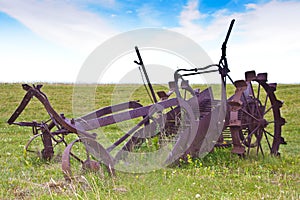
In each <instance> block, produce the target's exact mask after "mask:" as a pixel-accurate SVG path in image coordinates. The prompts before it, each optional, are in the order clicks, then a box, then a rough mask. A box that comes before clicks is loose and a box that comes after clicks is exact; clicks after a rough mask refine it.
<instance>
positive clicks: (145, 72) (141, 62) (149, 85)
mask: <svg viewBox="0 0 300 200" xmlns="http://www.w3.org/2000/svg"><path fill="white" fill-rule="evenodd" d="M135 51H136V54H137V56H138V58H139V62H137V61H136V60H135V61H134V62H135V63H136V64H138V65H140V66H141V67H142V69H143V72H144V74H145V77H146V80H147V84H148V87H149V89H150V92H151V95H152V98H153V101H154V102H155V103H157V99H156V96H155V93H154V90H153V87H152V84H151V82H150V80H149V77H148V74H147V71H146V68H145V65H144V63H143V60H142V57H141V54H140V52H139V49H138V47H137V46H135Z"/></svg>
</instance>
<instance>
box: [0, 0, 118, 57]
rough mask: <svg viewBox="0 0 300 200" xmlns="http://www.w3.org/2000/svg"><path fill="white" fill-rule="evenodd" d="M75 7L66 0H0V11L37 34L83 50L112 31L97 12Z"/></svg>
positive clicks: (91, 46) (113, 32)
mask: <svg viewBox="0 0 300 200" xmlns="http://www.w3.org/2000/svg"><path fill="white" fill-rule="evenodd" d="M75 2H77V3H78V2H80V1H75ZM108 3H111V4H112V3H113V1H112V0H111V1H108ZM79 8H80V6H79ZM79 8H78V7H76V5H74V4H72V3H70V2H69V3H68V2H67V1H37V0H29V1H23V0H15V1H4V0H3V1H0V11H2V12H5V13H7V14H8V15H10V16H12V17H14V18H15V19H17V20H18V21H20V22H21V23H22V24H24V25H25V26H26V27H28V28H29V29H30V30H32V31H33V32H34V33H36V34H38V35H39V36H40V37H42V38H46V39H48V40H50V41H52V42H54V43H56V44H60V45H63V46H65V47H68V48H73V49H75V50H76V51H77V50H79V51H82V52H84V53H86V52H90V51H91V50H93V49H94V48H95V47H96V46H97V45H99V44H100V43H101V42H102V41H104V40H105V39H107V38H109V37H110V36H111V34H115V33H116V31H115V30H114V29H113V28H112V27H110V25H109V24H107V22H106V21H105V20H103V19H101V18H100V17H99V16H98V15H96V14H94V13H91V12H87V11H84V10H83V9H79Z"/></svg>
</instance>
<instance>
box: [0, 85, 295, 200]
mask: <svg viewBox="0 0 300 200" xmlns="http://www.w3.org/2000/svg"><path fill="white" fill-rule="evenodd" d="M138 90H140V91H139V92H135V93H134V95H133V96H132V97H131V98H132V99H135V100H136V99H140V100H141V103H142V104H145V103H146V100H145V99H147V97H146V93H145V92H144V90H143V88H139V89H138ZM42 91H43V92H45V93H46V94H47V95H48V97H49V101H50V102H51V103H52V106H53V107H54V108H55V109H56V110H57V111H58V112H59V113H65V115H66V116H67V117H72V93H73V87H72V85H64V84H45V85H44V87H43V88H42ZM112 91H113V85H101V86H99V87H98V88H97V90H96V104H97V105H98V106H99V107H102V106H107V105H110V102H111V101H110V98H111V93H112ZM230 91H232V88H230ZM142 92H144V93H142ZM24 94H25V91H23V90H22V88H21V85H20V84H0V96H1V98H0V136H1V137H0V141H1V142H0V162H1V164H0V176H1V179H0V199H196V198H198V199H300V145H299V141H300V120H299V118H298V117H300V114H299V113H300V85H279V86H278V88H277V92H276V95H277V97H278V99H280V100H283V101H284V102H285V103H284V106H283V108H282V115H283V117H284V118H285V119H286V121H287V124H286V125H285V126H284V127H283V133H282V134H283V136H284V138H285V140H286V141H287V143H288V145H284V146H283V145H282V146H281V147H280V152H281V157H280V158H275V157H271V156H269V155H266V156H265V157H262V156H258V157H257V156H255V155H250V157H247V158H245V159H240V158H238V157H236V156H235V155H232V154H231V153H230V149H216V150H215V151H214V152H213V153H210V154H209V155H207V156H206V157H204V158H203V159H194V160H189V161H188V163H182V165H181V166H180V167H179V166H175V167H170V168H165V169H160V170H157V171H153V172H150V173H144V174H133V173H122V172H117V176H116V177H115V178H110V177H109V176H108V175H107V174H106V173H96V174H95V173H86V174H82V175H81V176H78V178H77V179H76V181H74V182H72V183H68V182H65V181H64V178H63V174H62V172H61V162H60V160H59V159H54V160H51V161H43V160H41V159H39V157H38V156H35V155H34V156H26V157H25V156H24V145H25V144H26V142H27V140H28V139H29V138H30V136H31V135H32V133H31V129H30V128H24V127H18V126H9V125H8V124H7V123H6V121H7V120H8V118H9V117H10V115H11V114H12V112H13V111H14V110H15V108H16V107H17V106H18V104H19V102H20V101H21V99H22V98H23V96H24ZM20 119H21V120H30V121H31V120H34V119H47V113H46V112H45V111H44V109H43V108H42V106H41V105H40V103H38V101H36V100H32V102H31V103H30V105H29V106H28V108H27V109H26V110H25V111H24V113H23V114H22V115H21V118H20ZM107 131H113V130H109V129H108V130H107Z"/></svg>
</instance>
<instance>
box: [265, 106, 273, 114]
mask: <svg viewBox="0 0 300 200" xmlns="http://www.w3.org/2000/svg"><path fill="white" fill-rule="evenodd" d="M271 109H273V105H272V106H271V107H270V108H268V109H267V110H266V111H265V112H264V115H265V114H267V113H268V112H269V111H270V110H271Z"/></svg>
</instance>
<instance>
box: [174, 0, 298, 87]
mask: <svg viewBox="0 0 300 200" xmlns="http://www.w3.org/2000/svg"><path fill="white" fill-rule="evenodd" d="M191 2H192V3H193V5H196V3H195V1H194V0H193V1H191ZM188 5H191V4H190V3H189V4H188ZM245 6H246V8H248V9H247V10H246V12H240V13H237V12H236V13H231V14H229V13H228V12H226V10H225V11H222V12H221V11H217V12H216V13H213V14H212V15H211V16H209V17H210V18H211V21H212V22H211V23H209V24H207V25H202V24H201V23H195V22H194V19H195V17H194V18H193V17H184V16H197V15H196V14H195V13H196V11H195V10H194V9H196V7H195V6H194V7H193V8H194V9H186V7H184V8H183V10H182V13H185V14H184V15H183V14H181V15H180V21H185V23H184V24H183V23H181V26H180V27H176V28H174V30H176V31H179V32H181V33H183V34H185V35H187V36H190V37H191V38H192V39H194V40H195V41H197V42H198V43H199V44H201V45H202V47H204V49H205V50H207V51H208V53H209V55H210V56H211V57H212V58H213V60H215V61H216V62H217V61H218V60H217V59H218V58H219V56H220V54H221V50H220V47H221V45H222V42H223V40H224V38H225V34H226V31H227V28H228V26H229V23H230V20H231V19H233V18H235V19H236V23H235V26H234V28H233V32H232V35H231V38H230V39H229V42H228V58H229V64H230V69H231V71H232V72H231V73H230V74H231V75H232V76H233V77H234V78H235V79H240V78H243V73H244V71H247V70H252V69H255V70H256V71H257V72H268V73H269V80H270V81H275V82H276V81H277V82H287V83H288V82H298V83H299V82H300V81H299V80H300V79H299V78H298V77H297V75H296V74H297V73H293V71H295V70H298V69H297V68H296V67H295V65H296V64H297V62H298V57H299V55H300V39H299V35H300V26H299V19H300V12H299V10H300V2H296V1H284V2H282V1H271V2H268V3H265V4H251V5H249V4H248V5H245ZM250 8H251V9H250ZM186 12H189V13H190V14H189V13H186ZM298 71H299V70H298Z"/></svg>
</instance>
